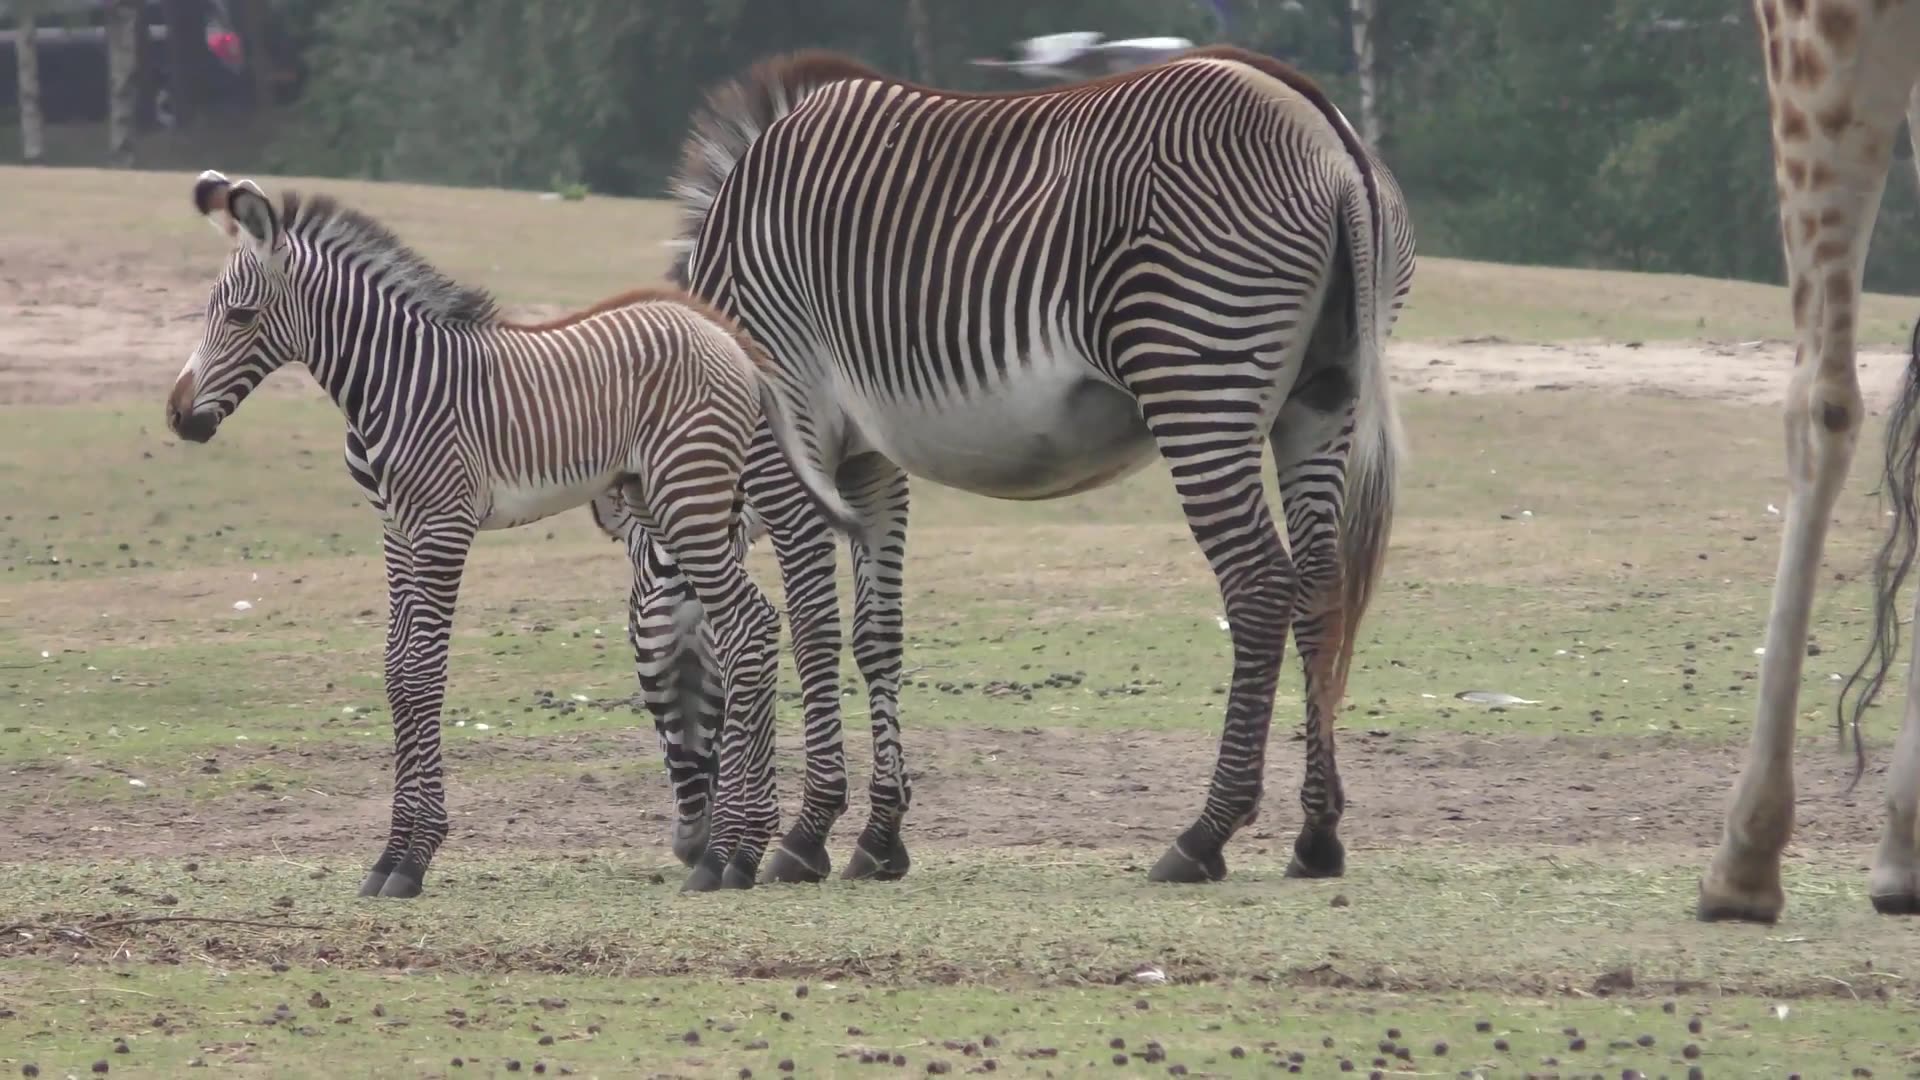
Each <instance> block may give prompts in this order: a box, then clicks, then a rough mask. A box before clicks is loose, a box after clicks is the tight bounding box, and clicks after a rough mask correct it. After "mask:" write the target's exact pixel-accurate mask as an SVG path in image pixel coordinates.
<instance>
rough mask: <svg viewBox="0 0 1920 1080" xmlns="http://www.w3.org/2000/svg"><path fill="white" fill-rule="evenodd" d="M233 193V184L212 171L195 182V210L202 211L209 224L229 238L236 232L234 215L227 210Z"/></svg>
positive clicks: (201, 214)
mask: <svg viewBox="0 0 1920 1080" xmlns="http://www.w3.org/2000/svg"><path fill="white" fill-rule="evenodd" d="M232 191H233V184H232V182H231V181H229V180H228V179H227V178H226V177H225V176H222V175H220V174H219V173H217V172H214V171H213V170H212V169H208V170H207V171H206V172H203V173H201V174H200V176H199V178H198V179H196V180H195V181H194V182H193V208H194V209H195V210H198V211H200V216H201V217H204V218H206V219H207V224H209V225H211V226H213V227H214V229H215V230H217V231H218V232H219V233H220V235H222V236H227V237H231V236H232V235H233V231H234V224H233V215H232V214H231V213H229V212H228V210H227V197H228V195H229V194H230V193H231V192H232Z"/></svg>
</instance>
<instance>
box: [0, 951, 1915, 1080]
mask: <svg viewBox="0 0 1920 1080" xmlns="http://www.w3.org/2000/svg"><path fill="white" fill-rule="evenodd" d="M13 981H14V982H16V983H18V984H21V985H23V986H24V988H25V989H24V990H23V992H22V993H21V996H20V1000H21V1002H22V1004H23V1006H24V1008H22V1009H21V1010H20V1011H19V1014H18V1015H17V1016H16V1017H15V1018H14V1019H12V1020H7V1021H0V1037H4V1033H5V1032H6V1028H7V1027H9V1026H11V1027H15V1028H19V1029H21V1031H22V1036H23V1037H21V1038H19V1039H18V1040H17V1041H15V1042H14V1044H13V1047H12V1048H11V1049H10V1050H9V1051H7V1053H8V1054H10V1055H11V1056H12V1058H13V1060H14V1061H18V1062H21V1063H26V1062H35V1063H37V1064H38V1066H39V1068H40V1070H41V1075H43V1076H58V1075H62V1074H63V1073H66V1072H71V1073H74V1074H81V1075H84V1070H85V1069H86V1068H87V1066H88V1065H89V1064H90V1063H91V1062H93V1061H97V1060H105V1061H107V1062H109V1063H110V1065H111V1067H112V1075H114V1076H125V1075H133V1076H174V1075H180V1072H179V1071H177V1070H183V1069H186V1068H189V1067H191V1066H192V1064H193V1063H194V1062H200V1063H203V1064H205V1065H206V1066H208V1067H210V1068H215V1069H219V1070H220V1071H222V1072H223V1073H226V1074H237V1075H243V1076H250V1075H273V1076H286V1077H308V1076H314V1077H329V1078H331V1077H359V1076H393V1075H406V1076H493V1077H504V1076H509V1075H518V1076H528V1075H537V1074H536V1072H535V1070H536V1068H540V1067H544V1069H543V1072H544V1075H547V1076H557V1075H561V1070H562V1069H569V1070H572V1072H573V1074H574V1075H580V1076H593V1075H600V1076H618V1075H640V1074H649V1075H651V1074H659V1073H662V1072H667V1073H673V1074H679V1075H704V1076H727V1075H734V1074H736V1073H741V1074H742V1075H744V1073H742V1070H750V1071H751V1073H752V1074H753V1075H757V1076H778V1075H784V1074H785V1073H784V1070H785V1069H788V1068H791V1069H792V1070H793V1071H794V1072H795V1074H797V1075H802V1076H818V1075H837V1074H841V1073H851V1072H853V1071H854V1070H855V1069H860V1068H864V1067H870V1066H869V1063H870V1062H871V1063H876V1064H878V1063H887V1064H890V1065H892V1066H894V1067H893V1069H892V1071H893V1072H895V1073H898V1072H900V1071H902V1070H910V1071H911V1072H913V1073H917V1074H922V1075H924V1074H927V1073H934V1074H936V1075H937V1074H938V1073H939V1072H941V1071H948V1072H951V1073H955V1074H957V1073H962V1072H980V1071H985V1069H986V1067H987V1066H986V1063H987V1062H989V1061H990V1062H992V1063H993V1067H992V1071H994V1072H996V1073H1001V1074H1007V1075H1013V1076H1041V1075H1059V1074H1060V1073H1061V1072H1067V1073H1072V1072H1077V1071H1079V1070H1081V1069H1092V1068H1097V1069H1104V1070H1108V1071H1118V1070H1116V1069H1115V1059H1116V1057H1118V1058H1119V1059H1120V1060H1122V1061H1124V1062H1125V1063H1126V1064H1127V1065H1128V1066H1129V1068H1127V1069H1126V1072H1127V1073H1131V1074H1138V1073H1141V1072H1147V1073H1158V1074H1160V1075H1166V1070H1167V1069H1168V1068H1170V1067H1173V1066H1183V1067H1184V1068H1185V1069H1186V1070H1187V1071H1188V1073H1189V1074H1192V1075H1210V1076H1265V1075H1271V1074H1272V1073H1274V1072H1276V1071H1285V1067H1286V1066H1287V1065H1288V1064H1291V1063H1297V1064H1299V1065H1300V1066H1302V1070H1303V1071H1304V1072H1306V1073H1308V1074H1310V1075H1336V1074H1337V1070H1338V1069H1339V1067H1340V1062H1342V1061H1349V1062H1352V1063H1353V1064H1354V1065H1356V1066H1357V1067H1358V1069H1359V1070H1360V1074H1361V1075H1365V1072H1366V1071H1367V1070H1368V1069H1370V1068H1371V1067H1372V1064H1373V1061H1374V1059H1375V1058H1381V1057H1384V1058H1386V1059H1387V1061H1388V1062H1389V1063H1391V1065H1392V1066H1394V1067H1395V1071H1396V1072H1397V1073H1412V1072H1415V1071H1416V1070H1417V1071H1418V1072H1419V1073H1424V1074H1428V1075H1432V1074H1434V1073H1435V1072H1436V1071H1437V1072H1440V1073H1443V1074H1449V1075H1450V1074H1451V1073H1453V1072H1454V1071H1457V1070H1467V1071H1468V1072H1469V1073H1480V1074H1484V1075H1513V1074H1516V1073H1517V1072H1519V1071H1521V1070H1530V1071H1532V1070H1539V1069H1542V1068H1547V1069H1549V1071H1551V1067H1549V1066H1546V1065H1545V1064H1544V1063H1545V1062H1547V1061H1554V1062H1557V1063H1559V1065H1560V1067H1563V1068H1576V1069H1578V1068H1584V1069H1596V1070H1598V1069H1604V1070H1607V1071H1609V1072H1610V1073H1611V1074H1613V1075H1618V1074H1619V1072H1620V1071H1621V1070H1622V1069H1623V1068H1637V1069H1638V1070H1639V1071H1641V1072H1643V1073H1646V1074H1649V1075H1654V1074H1662V1073H1667V1072H1671V1073H1673V1074H1676V1075H1684V1073H1685V1071H1686V1068H1687V1067H1688V1066H1689V1065H1699V1066H1700V1067H1702V1068H1703V1069H1704V1070H1705V1072H1706V1074H1707V1075H1710V1076H1728V1075H1731V1076H1758V1075H1772V1076H1777V1075H1785V1074H1786V1073H1787V1072H1789V1071H1800V1072H1804V1073H1805V1074H1807V1075H1814V1076H1824V1075H1834V1074H1835V1072H1836V1071H1841V1070H1845V1069H1847V1068H1849V1067H1856V1066H1864V1067H1868V1068H1874V1069H1884V1070H1889V1071H1891V1070H1894V1069H1897V1068H1899V1067H1900V1066H1901V1065H1902V1064H1903V1063H1904V1062H1905V1057H1904V1053H1905V1051H1906V1049H1907V1047H1908V1046H1910V1045H1911V1042H1912V1038H1913V1026H1914V1025H1913V1021H1912V1018H1911V1016H1910V1014H1908V1013H1907V1012H1906V1011H1904V1010H1901V1009H1899V1008H1897V1007H1893V1006H1889V1005H1883V1004H1872V1005H1866V1006H1853V1005H1841V1004H1838V1003H1834V1002H1826V1001H1812V1002H1798V1003H1795V1004H1793V1005H1791V1006H1789V1007H1788V1010H1787V1012H1786V1015H1785V1016H1781V1015H1779V1014H1778V1013H1777V1012H1776V1009H1775V1003H1773V1002H1771V1001H1767V1000H1764V999H1755V998H1748V997H1738V996H1723V995H1711V996H1706V997H1699V998H1695V997H1687V998H1682V999H1678V1000H1676V1001H1675V1003H1674V1004H1675V1010H1674V1012H1672V1013H1667V1012H1664V1011H1662V1009H1661V1008H1660V1007H1659V1006H1656V1005H1654V1004H1652V1003H1648V1002H1641V1001H1634V1002H1625V1003H1622V1002H1613V1001H1564V1000H1540V999H1534V998H1525V997H1509V996H1504V995H1488V994H1449V995H1437V996H1433V997H1403V996H1398V995H1377V994H1356V993H1351V992H1342V991H1334V990H1308V991H1302V990H1299V989H1296V988H1286V989H1268V988H1261V987H1258V986H1206V987H1194V988H1184V987H1182V988H1131V989H1125V988H1113V987H1078V988H1062V989H1049V990H1029V991H1023V992H1017V993H1007V992H1004V991H1000V990H995V989H989V988H984V987H972V986H945V987H916V988H910V989H899V990H892V989H889V990H886V991H874V990H868V989H864V988H858V987H855V986H850V985H848V986H842V985H831V984H824V985H823V984H813V985H810V986H807V991H808V992H807V996H806V997H804V998H800V997H796V993H797V991H798V989H799V987H798V986H796V985H795V984H792V983H788V982H773V981H759V980H729V981H718V982H715V981H699V982H696V981H692V980H684V979H657V978H656V979H622V980H611V979H580V978H558V977H552V976H540V975H532V976H513V977H493V978H489V977H476V976H460V975H453V976H446V975H438V974H436V975H431V976H423V975H384V976H383V975H369V974H362V973H338V972H330V973H319V972H311V971H300V972H289V973H286V974H282V975H274V974H268V973H263V972H256V971H245V972H233V973H230V974H229V973H220V974H216V973H210V972H206V971H202V970H198V969H191V968H189V969H183V970H169V969H166V968H140V967H134V968H131V969H127V970H120V971H115V972H113V973H112V974H111V975H108V974H105V973H99V972H86V973H85V974H84V977H80V978H76V977H75V974H74V973H72V972H70V971H67V970H63V969H58V968H49V967H43V966H34V967H31V968H27V969H25V970H16V972H15V973H14V977H13ZM282 1005H284V1006H285V1007H286V1008H285V1011H284V1012H281V1011H280V1006H282ZM1143 1005H1144V1006H1145V1007H1144V1008H1142V1007H1141V1006H1143ZM1696 1019H1697V1020H1698V1021H1699V1026H1700V1031H1699V1033H1698V1034H1695V1033H1692V1032H1690V1031H1689V1030H1688V1026H1689V1024H1690V1023H1692V1022H1693V1021H1695V1020H1696ZM1482 1025H1484V1026H1485V1028H1486V1030H1484V1031H1482V1030H1479V1028H1480V1027H1481V1026H1482ZM30 1026H31V1027H34V1028H37V1030H34V1031H32V1032H31V1033H27V1032H26V1029H27V1028H28V1027H30ZM1569 1028H1571V1029H1573V1030H1576V1031H1578V1032H1580V1033H1581V1034H1580V1035H1579V1036H1577V1037H1579V1038H1582V1039H1584V1045H1583V1047H1582V1049H1580V1050H1577V1051H1576V1050H1572V1049H1570V1047H1571V1045H1572V1044H1573V1039H1574V1038H1575V1036H1569V1035H1567V1034H1566V1033H1565V1032H1566V1030H1567V1029H1569ZM1389 1031H1392V1032H1398V1033H1399V1035H1398V1038H1393V1039H1389V1038H1388V1032H1389ZM1647 1036H1651V1037H1652V1043H1651V1045H1649V1046H1641V1045H1639V1042H1640V1040H1641V1039H1642V1038H1643V1037H1647ZM549 1040H550V1041H549ZM1382 1041H1386V1042H1389V1043H1391V1044H1392V1046H1393V1047H1395V1048H1398V1047H1405V1048H1406V1049H1407V1050H1408V1051H1409V1058H1410V1060H1408V1061H1405V1062H1402V1061H1401V1060H1400V1059H1399V1058H1398V1057H1397V1056H1396V1055H1395V1053H1394V1052H1393V1051H1392V1050H1387V1051H1383V1050H1382V1048H1381V1045H1380V1044H1381V1042H1382ZM122 1045H124V1046H125V1047H126V1052H125V1053H124V1054H122V1053H119V1052H118V1047H119V1046H122ZM1443 1047H1444V1052H1443V1053H1442V1052H1440V1051H1441V1050H1442V1048H1443ZM1690 1050H1691V1051H1692V1052H1693V1053H1692V1054H1689V1051H1690ZM6 1060H7V1059H6V1058H0V1061H6ZM456 1062H457V1064H456ZM516 1064H517V1065H518V1068H517V1069H516V1068H515V1067H514V1066H515V1065H516ZM942 1065H944V1066H946V1069H945V1070H942V1069H941V1068H940V1066H942Z"/></svg>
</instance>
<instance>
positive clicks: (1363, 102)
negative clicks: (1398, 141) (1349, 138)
mask: <svg viewBox="0 0 1920 1080" xmlns="http://www.w3.org/2000/svg"><path fill="white" fill-rule="evenodd" d="M1348 2H1349V10H1350V11H1351V12H1352V15H1353V66H1354V69H1355V72H1356V74H1358V76H1359V80H1360V137H1361V138H1363V139H1365V140H1367V145H1369V146H1376V147H1377V146H1379V145H1380V106H1379V101H1380V95H1379V84H1378V81H1377V80H1376V77H1375V76H1376V74H1377V72H1376V68H1375V65H1374V48H1373V45H1374V42H1373V31H1374V27H1375V25H1376V22H1377V19H1378V17H1379V14H1380V3H1379V0H1348Z"/></svg>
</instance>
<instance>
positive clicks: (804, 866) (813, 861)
mask: <svg viewBox="0 0 1920 1080" xmlns="http://www.w3.org/2000/svg"><path fill="white" fill-rule="evenodd" d="M832 872H833V858H832V856H830V855H828V854H827V845H825V844H823V843H821V842H820V841H818V840H814V839H811V838H800V839H795V838H793V837H791V836H790V837H788V838H787V839H785V840H782V841H781V842H780V846H779V847H777V848H774V849H773V854H772V855H771V856H769V857H768V859H767V865H766V867H765V868H764V869H762V870H761V871H760V883H761V884H762V885H771V884H781V885H817V884H819V883H820V882H822V881H825V880H826V878H827V875H828V874H830V873H832Z"/></svg>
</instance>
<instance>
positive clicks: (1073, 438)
mask: <svg viewBox="0 0 1920 1080" xmlns="http://www.w3.org/2000/svg"><path fill="white" fill-rule="evenodd" d="M849 411H850V412H852V413H853V414H854V420H855V422H856V424H857V425H858V426H859V428H860V430H861V432H862V434H863V435H864V436H866V439H867V441H869V442H871V443H872V444H873V449H875V450H877V451H879V452H880V453H881V454H883V455H885V456H886V457H887V458H889V459H890V460H892V461H893V462H894V463H895V464H897V465H899V466H900V467H901V468H903V469H905V470H907V472H908V473H910V474H912V475H914V476H919V477H924V478H925V479H928V480H932V481H933V482H935V483H938V484H945V485H947V486H948V487H955V488H959V489H961V490H963V491H970V492H973V493H974V494H976V495H986V496H991V497H993V498H1000V499H1051V498H1058V497H1060V496H1064V495H1071V494H1074V493H1076V492H1080V491H1086V490H1089V489H1091V488H1096V487H1099V486H1101V485H1103V484H1107V483H1111V482H1113V481H1114V480H1117V479H1119V478H1120V477H1122V476H1125V475H1127V474H1128V473H1131V472H1133V471H1135V470H1136V469H1138V468H1140V467H1141V466H1142V465H1144V464H1146V463H1147V462H1148V461H1149V460H1151V459H1152V456H1153V441H1152V439H1151V437H1150V436H1149V435H1148V433H1147V427H1146V423H1145V422H1144V421H1143V420H1141V418H1140V412H1139V408H1138V407H1137V406H1136V405H1135V404H1134V400H1133V396H1132V395H1131V394H1128V393H1127V392H1126V391H1124V390H1121V389H1120V388H1118V387H1116V386H1114V385H1112V384H1111V383H1108V382H1106V381H1104V380H1102V379H1100V378H1099V377H1098V376H1097V375H1095V374H1094V372H1093V369H1092V368H1090V367H1088V366H1086V365H1084V364H1082V363H1078V362H1066V361H1063V360H1060V359H1054V360H1051V361H1050V362H1047V363H1045V364H1040V365H1035V366H1033V367H1029V368H1025V369H1023V370H1020V371H1018V372H1017V373H1016V374H1015V375H1014V376H1013V377H1012V379H1010V380H1009V381H1007V382H1004V383H1001V384H998V385H995V386H991V387H988V388H985V389H976V390H974V391H972V393H971V396H969V397H968V398H966V399H964V400H962V399H949V400H947V401H943V402H941V403H938V404H930V405H919V404H912V403H905V404H902V403H885V402H867V401H858V402H856V403H853V408H852V409H850V410H849Z"/></svg>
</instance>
